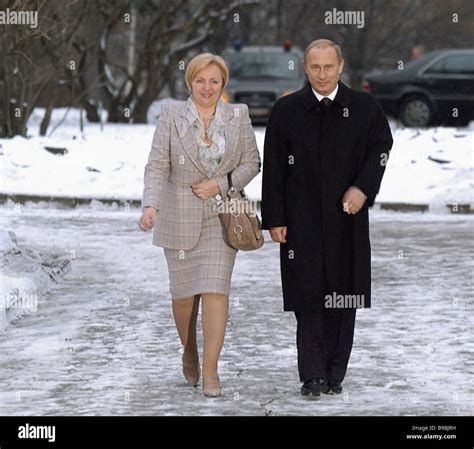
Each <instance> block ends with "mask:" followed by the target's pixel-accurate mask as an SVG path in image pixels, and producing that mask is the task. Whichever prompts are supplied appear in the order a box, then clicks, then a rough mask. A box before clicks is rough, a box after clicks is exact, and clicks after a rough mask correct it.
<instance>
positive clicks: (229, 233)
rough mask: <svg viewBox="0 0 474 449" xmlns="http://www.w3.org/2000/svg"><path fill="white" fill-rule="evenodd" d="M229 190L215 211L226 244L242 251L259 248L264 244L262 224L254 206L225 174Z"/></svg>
mask: <svg viewBox="0 0 474 449" xmlns="http://www.w3.org/2000/svg"><path fill="white" fill-rule="evenodd" d="M227 181H228V182H229V189H228V191H227V195H226V197H225V199H223V200H221V202H220V203H218V206H217V210H218V214H219V218H220V220H221V223H222V226H223V228H224V234H225V236H226V237H227V241H226V243H227V244H228V245H229V246H230V247H232V248H234V249H241V250H242V251H252V250H254V249H258V248H261V247H262V245H263V243H264V238H263V233H262V223H261V222H260V220H259V218H258V215H257V211H256V208H255V206H254V205H253V204H252V202H250V201H249V199H248V197H247V195H246V194H245V193H244V192H243V191H241V192H238V191H237V189H236V188H235V187H234V186H233V184H232V175H231V172H229V173H227Z"/></svg>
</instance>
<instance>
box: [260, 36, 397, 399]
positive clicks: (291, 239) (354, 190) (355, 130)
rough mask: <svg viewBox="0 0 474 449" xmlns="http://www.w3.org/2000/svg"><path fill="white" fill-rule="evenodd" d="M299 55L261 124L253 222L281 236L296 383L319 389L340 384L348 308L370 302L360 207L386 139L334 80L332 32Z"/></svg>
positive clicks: (383, 124)
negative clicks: (258, 198)
mask: <svg viewBox="0 0 474 449" xmlns="http://www.w3.org/2000/svg"><path fill="white" fill-rule="evenodd" d="M303 62H304V69H305V72H306V74H307V76H308V80H309V82H308V83H307V84H306V85H305V86H304V87H303V89H301V90H300V91H298V92H295V93H293V94H291V95H288V96H285V97H282V98H280V99H279V100H278V101H277V102H276V103H275V105H274V107H273V109H272V112H271V114H270V118H269V121H268V124H267V129H266V134H265V150H264V159H263V189H262V224H263V228H264V229H269V230H270V234H271V237H272V240H273V241H275V242H278V243H280V268H281V276H282V287H283V301H284V310H285V311H293V312H294V313H295V316H296V320H297V346H298V369H299V375H300V380H301V381H302V382H303V386H302V389H301V393H302V394H303V395H304V396H308V395H310V396H319V394H320V392H321V391H322V392H323V393H329V394H332V393H335V394H337V393H340V392H341V391H342V381H343V379H344V376H345V374H346V370H347V365H348V362H349V357H350V353H351V350H352V342H353V336H354V323H355V312H356V309H357V308H359V307H370V286H371V274H370V240H369V212H368V208H369V207H370V206H372V205H373V204H374V201H375V196H376V195H377V193H378V191H379V188H380V183H381V181H382V176H383V173H384V171H385V164H386V162H387V159H388V155H389V152H390V149H391V147H392V143H393V140H392V135H391V132H390V127H389V125H388V122H387V119H386V117H385V115H384V113H383V110H382V108H381V106H380V104H379V102H378V101H377V100H376V99H375V98H374V97H372V96H371V95H369V94H367V93H364V92H360V91H356V90H353V89H350V88H349V87H347V86H346V85H344V84H343V83H342V82H341V81H340V80H339V75H340V74H341V72H342V70H343V67H344V61H343V59H342V54H341V50H340V48H339V47H338V46H337V45H336V44H334V42H332V41H329V40H326V39H319V40H316V41H314V42H312V43H311V44H310V45H309V46H308V47H307V49H306V51H305V56H304V61H303Z"/></svg>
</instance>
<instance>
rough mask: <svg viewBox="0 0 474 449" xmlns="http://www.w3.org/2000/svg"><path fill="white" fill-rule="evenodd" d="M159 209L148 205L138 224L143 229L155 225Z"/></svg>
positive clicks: (146, 229)
mask: <svg viewBox="0 0 474 449" xmlns="http://www.w3.org/2000/svg"><path fill="white" fill-rule="evenodd" d="M157 212H158V211H157V210H156V209H155V208H154V207H147V208H146V209H145V210H144V211H143V214H142V216H141V218H140V222H139V223H138V226H139V227H140V229H141V230H142V231H149V230H150V229H151V228H153V226H154V225H155V219H156V213H157Z"/></svg>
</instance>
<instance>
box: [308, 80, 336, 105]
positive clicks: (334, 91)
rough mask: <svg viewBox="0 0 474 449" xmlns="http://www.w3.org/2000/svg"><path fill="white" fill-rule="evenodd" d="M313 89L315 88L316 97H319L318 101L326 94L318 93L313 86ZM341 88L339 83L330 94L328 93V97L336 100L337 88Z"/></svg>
mask: <svg viewBox="0 0 474 449" xmlns="http://www.w3.org/2000/svg"><path fill="white" fill-rule="evenodd" d="M311 89H312V90H313V94H314V95H316V98H317V99H318V101H321V99H323V98H325V96H324V95H321V94H318V93H317V92H316V91H315V90H314V87H313V86H311ZM338 89H339V84H336V88H335V89H334V90H333V91H332V92H331V93H330V94H329V95H326V97H327V98H329V99H330V100H332V101H334V98H335V97H336V94H337V90H338Z"/></svg>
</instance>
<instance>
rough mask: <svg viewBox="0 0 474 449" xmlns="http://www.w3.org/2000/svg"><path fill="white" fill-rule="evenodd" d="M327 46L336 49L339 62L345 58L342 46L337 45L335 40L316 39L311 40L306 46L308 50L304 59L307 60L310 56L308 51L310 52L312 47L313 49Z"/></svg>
mask: <svg viewBox="0 0 474 449" xmlns="http://www.w3.org/2000/svg"><path fill="white" fill-rule="evenodd" d="M327 47H332V48H334V50H336V55H337V60H338V61H339V62H342V61H343V60H344V59H343V58H342V51H341V47H339V45H337V44H336V43H335V42H333V41H330V40H329V39H316V40H315V41H313V42H311V43H310V44H309V45H308V46H307V47H306V50H305V51H304V59H303V61H306V57H307V56H308V53H309V52H310V50H311V49H313V48H327Z"/></svg>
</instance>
